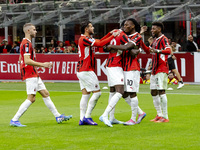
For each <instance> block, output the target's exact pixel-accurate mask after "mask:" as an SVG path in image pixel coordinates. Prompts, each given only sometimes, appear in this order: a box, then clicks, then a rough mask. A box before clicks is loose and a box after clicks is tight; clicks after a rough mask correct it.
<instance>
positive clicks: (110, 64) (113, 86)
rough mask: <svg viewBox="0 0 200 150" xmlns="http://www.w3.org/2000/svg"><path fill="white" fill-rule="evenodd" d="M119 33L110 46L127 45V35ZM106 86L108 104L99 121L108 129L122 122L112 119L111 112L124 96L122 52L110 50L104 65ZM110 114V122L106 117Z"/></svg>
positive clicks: (112, 113) (112, 114)
mask: <svg viewBox="0 0 200 150" xmlns="http://www.w3.org/2000/svg"><path fill="white" fill-rule="evenodd" d="M119 31H121V33H120V34H119V35H118V36H117V37H115V38H113V39H112V41H111V42H110V44H111V45H121V44H123V45H124V44H126V43H128V37H127V35H126V34H125V33H124V32H123V31H122V30H121V29H119ZM106 70H107V78H108V86H109V87H110V95H109V103H108V106H107V107H106V109H105V111H104V113H103V114H102V115H101V116H100V118H99V120H100V121H102V122H104V124H106V125H107V126H109V127H113V126H112V124H121V123H122V122H120V121H118V120H116V119H115V118H114V112H112V110H113V109H114V108H115V105H116V104H117V102H118V101H119V99H120V98H121V97H122V95H123V94H124V73H123V69H122V51H120V50H112V49H111V50H110V53H109V57H108V60H107V64H106ZM109 113H110V120H108V115H109Z"/></svg>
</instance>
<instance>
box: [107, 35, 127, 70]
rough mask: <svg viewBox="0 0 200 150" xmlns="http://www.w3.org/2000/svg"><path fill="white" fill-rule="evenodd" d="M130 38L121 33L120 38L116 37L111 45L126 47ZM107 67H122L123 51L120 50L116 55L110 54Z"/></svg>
mask: <svg viewBox="0 0 200 150" xmlns="http://www.w3.org/2000/svg"><path fill="white" fill-rule="evenodd" d="M128 42H129V40H128V36H127V35H126V34H125V33H124V32H121V33H120V34H119V35H118V36H116V37H114V38H113V39H112V40H111V41H110V45H121V44H122V45H124V44H126V43H128ZM106 66H107V67H122V51H120V50H118V51H116V52H114V53H111V52H110V53H109V56H108V60H107V63H106Z"/></svg>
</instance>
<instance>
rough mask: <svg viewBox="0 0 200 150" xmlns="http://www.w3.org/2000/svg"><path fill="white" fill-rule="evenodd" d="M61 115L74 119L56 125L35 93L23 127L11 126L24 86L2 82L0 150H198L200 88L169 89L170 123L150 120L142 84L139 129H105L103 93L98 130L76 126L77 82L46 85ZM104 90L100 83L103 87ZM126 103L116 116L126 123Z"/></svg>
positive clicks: (104, 94)
mask: <svg viewBox="0 0 200 150" xmlns="http://www.w3.org/2000/svg"><path fill="white" fill-rule="evenodd" d="M45 85H46V87H47V89H48V90H49V91H50V96H51V99H52V101H53V102H54V104H55V105H56V107H57V109H58V111H59V112H60V113H65V114H66V115H73V118H72V119H71V120H69V121H67V122H63V123H62V124H57V123H56V120H55V118H54V116H53V115H52V114H51V112H50V111H49V110H48V108H47V107H46V106H45V104H44V102H43V100H42V97H41V96H40V95H39V94H37V96H36V102H35V103H34V104H33V105H31V107H30V108H29V109H28V110H27V112H26V113H25V114H24V115H23V116H22V117H21V118H20V121H21V123H22V124H25V125H27V127H23V128H17V127H10V126H9V122H10V120H11V118H12V117H13V116H14V114H15V113H16V111H17V110H18V108H19V106H20V105H21V103H22V102H23V101H24V100H25V99H26V97H27V96H26V91H25V83H23V82H19V83H3V82H1V83H0V112H1V113H0V149H2V150H11V149H17V150H44V149H47V150H65V149H70V150H75V149H77V150H84V149H89V150H93V149H94V150H102V149H105V150H112V149H115V150H129V149H130V150H133V149H135V150H151V149H152V150H163V149H172V150H177V149H181V150H186V149H187V150H188V149H189V150H197V149H200V148H199V147H200V136H199V135H200V130H199V123H200V119H199V116H200V111H199V108H200V86H199V85H185V86H184V87H183V88H182V89H180V90H177V89H176V87H177V86H170V87H172V88H173V89H174V90H173V91H167V97H168V113H169V119H170V122H169V123H154V122H150V120H151V119H153V118H154V117H155V115H156V111H155V109H154V106H153V101H152V97H151V95H150V90H149V85H141V86H140V92H139V94H138V99H139V106H140V107H141V108H142V109H143V110H144V111H145V112H146V113H147V116H146V118H145V119H144V120H143V121H142V122H141V123H140V124H138V125H134V126H124V125H114V127H113V128H109V127H107V126H105V125H104V124H103V123H102V122H100V121H99V119H98V118H99V116H100V115H101V114H102V113H103V112H104V110H105V108H106V106H107V104H108V95H109V90H102V96H101V97H100V99H99V101H98V103H97V105H96V107H95V109H94V110H93V113H92V117H93V120H94V121H96V122H97V123H98V126H79V125H78V122H79V102H80V98H81V92H80V88H79V84H78V83H45ZM103 86H107V84H105V83H102V84H101V88H102V87H103ZM130 116H131V109H130V107H129V105H128V104H127V103H126V102H125V101H124V100H123V99H120V101H119V102H118V104H117V105H116V110H115V117H116V118H117V119H118V120H121V121H127V120H129V119H130Z"/></svg>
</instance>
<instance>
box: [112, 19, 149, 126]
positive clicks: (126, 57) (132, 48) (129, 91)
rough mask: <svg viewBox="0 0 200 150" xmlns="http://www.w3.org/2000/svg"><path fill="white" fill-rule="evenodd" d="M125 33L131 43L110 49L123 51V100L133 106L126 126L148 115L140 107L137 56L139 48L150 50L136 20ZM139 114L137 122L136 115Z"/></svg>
mask: <svg viewBox="0 0 200 150" xmlns="http://www.w3.org/2000/svg"><path fill="white" fill-rule="evenodd" d="M124 32H126V33H127V34H128V35H129V36H128V37H129V41H130V42H128V43H127V44H126V45H120V46H118V45H109V46H108V47H109V48H111V49H112V48H113V49H120V50H123V60H122V62H123V63H122V64H123V71H124V78H125V80H124V81H125V83H124V91H125V92H124V95H123V98H124V99H125V101H126V102H127V103H128V104H129V105H130V106H131V110H132V116H131V119H130V120H129V121H127V122H125V123H124V125H135V124H136V123H140V122H141V121H142V119H143V118H144V117H145V116H146V113H145V112H143V111H142V110H141V108H140V107H139V106H138V98H137V93H138V92H139V84H140V64H139V63H138V57H137V54H138V52H139V50H138V48H140V47H142V48H143V49H144V50H145V52H146V53H149V49H150V48H148V47H147V46H146V45H145V44H144V42H143V41H142V37H141V35H140V34H139V33H140V25H139V24H138V22H137V21H136V20H135V19H132V18H130V19H128V20H126V22H125V24H124ZM136 48H137V49H136ZM137 113H138V114H139V116H138V120H137V122H136V115H137Z"/></svg>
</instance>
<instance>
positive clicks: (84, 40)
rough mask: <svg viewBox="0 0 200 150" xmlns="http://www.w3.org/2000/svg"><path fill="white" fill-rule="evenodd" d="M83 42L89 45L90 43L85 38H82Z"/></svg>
mask: <svg viewBox="0 0 200 150" xmlns="http://www.w3.org/2000/svg"><path fill="white" fill-rule="evenodd" d="M83 42H85V43H84V44H88V45H87V46H89V45H91V44H92V43H91V42H90V41H88V40H86V39H83Z"/></svg>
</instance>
